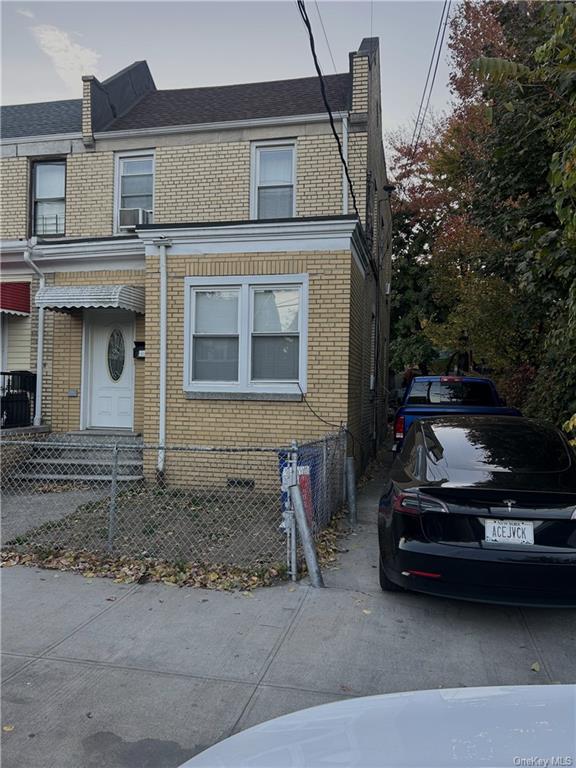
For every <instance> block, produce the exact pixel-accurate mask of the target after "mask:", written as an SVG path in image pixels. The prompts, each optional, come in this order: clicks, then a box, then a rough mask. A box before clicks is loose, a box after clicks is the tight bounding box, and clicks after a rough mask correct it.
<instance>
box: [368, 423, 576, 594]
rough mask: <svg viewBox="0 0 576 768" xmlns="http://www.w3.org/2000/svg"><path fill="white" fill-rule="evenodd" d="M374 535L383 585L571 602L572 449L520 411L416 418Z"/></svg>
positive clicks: (574, 530) (574, 589)
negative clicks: (507, 414)
mask: <svg viewBox="0 0 576 768" xmlns="http://www.w3.org/2000/svg"><path fill="white" fill-rule="evenodd" d="M378 534H379V543H380V585H381V587H382V589H383V590H386V591H396V590H399V589H402V588H405V589H410V590H416V591H419V592H428V593H430V594H434V595H444V596H447V597H457V598H462V599H467V600H480V601H486V602H495V603H508V604H516V605H546V606H570V607H576V455H575V453H574V451H573V450H572V448H571V446H570V444H569V443H568V441H567V440H566V438H565V436H564V435H563V434H562V433H561V432H560V431H559V430H557V429H555V428H553V427H548V426H544V425H541V424H538V423H537V422H535V421H531V420H530V419H525V418H521V417H498V418H496V417H493V416H443V417H438V418H432V419H426V420H421V421H415V422H414V423H413V425H412V427H411V428H410V430H409V432H408V435H407V437H406V440H405V442H404V446H403V448H402V451H401V453H400V454H399V455H398V456H397V457H396V460H395V462H394V464H393V467H392V472H391V476H390V479H389V480H388V482H387V484H386V487H385V489H384V493H383V495H382V498H381V500H380V507H379V514H378Z"/></svg>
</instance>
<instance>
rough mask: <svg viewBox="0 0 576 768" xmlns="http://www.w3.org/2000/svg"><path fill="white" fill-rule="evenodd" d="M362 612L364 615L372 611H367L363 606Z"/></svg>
mask: <svg viewBox="0 0 576 768" xmlns="http://www.w3.org/2000/svg"><path fill="white" fill-rule="evenodd" d="M362 613H365V614H366V615H368V614H369V613H372V611H369V610H368V609H367V608H364V610H363V611H362Z"/></svg>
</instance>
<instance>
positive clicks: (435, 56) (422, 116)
mask: <svg viewBox="0 0 576 768" xmlns="http://www.w3.org/2000/svg"><path fill="white" fill-rule="evenodd" d="M451 5H452V0H444V5H443V6H442V13H441V14H440V21H439V23H438V29H437V31H436V39H435V40H434V48H433V49H432V56H431V57H430V64H429V65H428V72H427V74H426V82H425V84H424V89H423V91H422V96H421V98H420V106H419V107H418V115H417V117H416V123H415V125H414V131H413V132H412V138H411V140H410V151H409V154H408V171H410V169H411V168H412V166H413V164H414V159H415V156H416V151H417V149H418V144H419V143H420V137H421V135H422V130H423V128H424V123H425V121H426V115H427V113H428V108H429V106H430V99H431V97H432V91H433V90H434V84H435V82H436V75H437V73H438V65H439V63H440V55H441V53H442V46H443V44H444V36H445V34H446V28H447V26H448V21H449V19H450V7H451ZM432 69H433V70H434V71H433V72H432ZM431 74H432V81H430V75H431ZM428 84H430V87H429V88H428ZM426 94H428V95H426ZM424 101H426V104H424ZM405 202H406V199H405V198H404V197H403V198H402V199H401V200H400V205H399V207H398V211H397V213H400V212H401V211H402V209H403V207H404V204H405Z"/></svg>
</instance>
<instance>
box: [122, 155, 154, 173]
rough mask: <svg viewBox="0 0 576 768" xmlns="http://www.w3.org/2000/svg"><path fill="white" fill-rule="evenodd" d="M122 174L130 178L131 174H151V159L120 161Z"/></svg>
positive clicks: (125, 159)
mask: <svg viewBox="0 0 576 768" xmlns="http://www.w3.org/2000/svg"><path fill="white" fill-rule="evenodd" d="M122 166H123V168H122V174H123V175H124V176H130V175H133V174H152V158H151V157H138V158H124V159H123V160H122Z"/></svg>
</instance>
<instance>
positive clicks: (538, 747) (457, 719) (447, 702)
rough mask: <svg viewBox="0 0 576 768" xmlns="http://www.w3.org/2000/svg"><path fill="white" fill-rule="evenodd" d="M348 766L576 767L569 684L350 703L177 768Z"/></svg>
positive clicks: (305, 714) (573, 696)
mask: <svg viewBox="0 0 576 768" xmlns="http://www.w3.org/2000/svg"><path fill="white" fill-rule="evenodd" d="M546 761H547V762H546ZM352 766H354V768H392V767H394V768H404V767H406V768H408V766H410V768H448V766H450V768H463V767H464V766H467V767H469V768H480V766H482V767H483V768H515V766H518V767H520V768H521V767H522V766H530V767H531V768H533V767H537V768H553V766H556V767H557V766H560V767H561V768H570V767H571V766H574V768H576V685H550V686H543V685H538V686H536V685H535V686H531V685H526V686H511V687H494V688H455V689H446V690H431V691H418V692H415V693H395V694H387V695H383V696H369V697H365V698H357V699H347V700H345V701H338V702H334V703H331V704H324V705H323V706H320V707H313V708H312V709H304V710H301V711H300V712H295V713H293V714H290V715H285V716H283V717H279V718H276V719H274V720H270V721H268V722H266V723H262V724H261V725H257V726H255V727H254V728H249V729H248V730H246V731H243V732H242V733H239V734H237V735H235V736H232V737H230V738H229V739H225V740H224V741H222V742H220V743H219V744H216V745H215V746H213V747H211V748H210V749H207V750H206V751H205V752H203V753H201V754H200V755H197V756H196V757H194V758H192V759H191V760H189V761H188V762H186V763H185V764H184V766H181V768H296V767H298V768H352Z"/></svg>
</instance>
